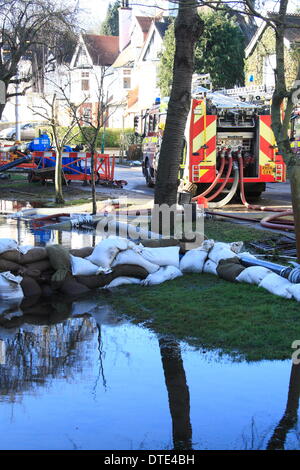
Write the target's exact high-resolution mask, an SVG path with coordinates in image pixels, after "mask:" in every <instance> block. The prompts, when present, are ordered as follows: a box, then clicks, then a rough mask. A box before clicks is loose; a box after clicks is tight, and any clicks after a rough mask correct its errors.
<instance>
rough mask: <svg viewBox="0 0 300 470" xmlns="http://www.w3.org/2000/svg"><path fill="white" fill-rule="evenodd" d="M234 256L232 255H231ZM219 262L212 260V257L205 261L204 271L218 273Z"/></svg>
mask: <svg viewBox="0 0 300 470" xmlns="http://www.w3.org/2000/svg"><path fill="white" fill-rule="evenodd" d="M231 257H232V256H231ZM217 267H218V265H217V263H215V262H214V261H212V260H211V259H208V260H207V261H205V263H204V266H203V272H204V273H208V274H214V275H215V276H217V275H218V273H217Z"/></svg>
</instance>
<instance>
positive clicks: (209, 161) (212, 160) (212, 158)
mask: <svg viewBox="0 0 300 470" xmlns="http://www.w3.org/2000/svg"><path fill="white" fill-rule="evenodd" d="M204 135H205V133H204V131H203V132H201V133H200V134H198V135H197V136H196V137H195V138H194V139H193V152H197V151H198V150H199V149H200V148H201V147H202V146H203V145H204V144H206V142H208V141H209V140H210V139H212V137H214V136H215V135H216V122H215V121H213V122H212V123H211V124H209V125H208V126H207V128H206V142H205V141H204ZM208 151H209V149H208ZM201 163H205V164H206V165H209V166H213V165H215V164H216V149H214V150H213V151H211V152H210V153H209V154H208V155H207V156H206V157H205V159H204V160H203V162H201Z"/></svg>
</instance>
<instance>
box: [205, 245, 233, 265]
mask: <svg viewBox="0 0 300 470" xmlns="http://www.w3.org/2000/svg"><path fill="white" fill-rule="evenodd" d="M237 243H238V242H237ZM238 246H239V245H238V244H236V245H235V244H230V243H222V242H217V243H215V244H214V246H213V248H212V249H211V250H210V252H209V254H208V257H209V259H210V260H212V261H214V262H215V263H217V264H218V263H219V261H221V260H222V259H229V258H233V257H234V254H235V253H236V251H234V250H232V248H234V249H236V250H237V249H238Z"/></svg>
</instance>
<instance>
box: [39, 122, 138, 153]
mask: <svg viewBox="0 0 300 470" xmlns="http://www.w3.org/2000/svg"><path fill="white" fill-rule="evenodd" d="M66 129H67V128H65V127H61V128H60V129H59V132H61V133H62V134H63V132H65V131H66ZM40 130H41V131H42V132H43V133H47V134H48V135H49V136H50V138H51V129H50V128H49V127H46V126H44V127H42V128H41V129H40ZM94 132H95V130H94V129H93V128H92V127H85V128H84V134H85V136H86V139H85V138H84V136H83V135H82V134H81V133H80V132H78V128H76V127H75V128H74V129H73V131H72V136H73V137H72V138H71V140H70V142H68V144H67V145H70V146H76V145H78V144H83V145H86V144H87V141H89V140H90V139H92V138H93V134H94ZM103 132H104V147H105V148H114V147H117V148H118V147H120V143H121V134H122V129H105V131H103V129H101V130H100V132H99V134H98V136H97V141H96V147H97V148H99V149H101V146H102V139H103ZM124 134H125V138H126V136H132V135H134V129H124Z"/></svg>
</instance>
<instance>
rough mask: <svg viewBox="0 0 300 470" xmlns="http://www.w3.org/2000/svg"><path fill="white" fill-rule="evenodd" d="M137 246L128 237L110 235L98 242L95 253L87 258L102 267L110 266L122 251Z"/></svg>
mask: <svg viewBox="0 0 300 470" xmlns="http://www.w3.org/2000/svg"><path fill="white" fill-rule="evenodd" d="M135 247H136V245H135V244H134V243H133V242H131V241H130V240H127V238H122V237H115V236H110V237H108V238H106V239H105V240H102V241H101V242H100V243H98V245H97V246H96V247H95V248H94V250H93V253H92V254H91V255H90V256H88V257H87V258H86V259H88V260H89V261H91V262H92V263H94V264H96V265H97V266H100V267H102V268H110V266H111V264H112V262H113V260H114V259H115V257H116V256H117V254H118V253H119V252H120V251H124V250H127V249H128V248H135Z"/></svg>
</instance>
